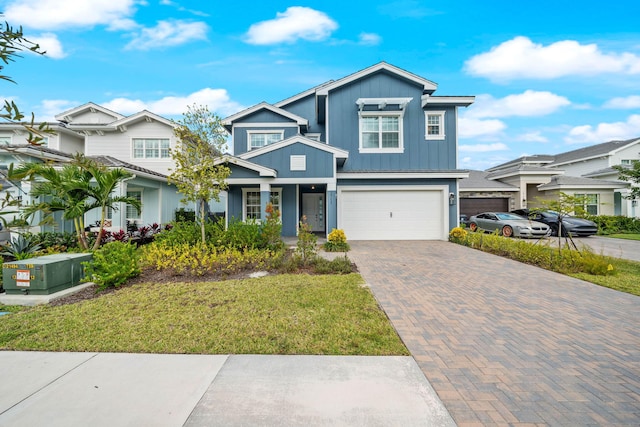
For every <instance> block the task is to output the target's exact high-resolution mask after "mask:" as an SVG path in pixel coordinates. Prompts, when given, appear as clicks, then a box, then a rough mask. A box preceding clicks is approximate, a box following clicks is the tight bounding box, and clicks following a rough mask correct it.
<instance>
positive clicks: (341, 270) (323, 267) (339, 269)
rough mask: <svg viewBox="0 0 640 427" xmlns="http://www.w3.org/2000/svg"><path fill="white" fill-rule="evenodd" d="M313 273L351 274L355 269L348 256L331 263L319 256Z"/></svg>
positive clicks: (314, 263)
mask: <svg viewBox="0 0 640 427" xmlns="http://www.w3.org/2000/svg"><path fill="white" fill-rule="evenodd" d="M313 271H314V272H315V273H317V274H349V273H352V272H353V267H352V265H351V260H350V259H349V258H347V257H346V256H339V257H336V258H334V259H332V260H331V261H329V260H328V259H325V258H322V257H320V256H319V257H316V258H315V260H314V262H313Z"/></svg>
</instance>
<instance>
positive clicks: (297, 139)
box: [238, 135, 349, 159]
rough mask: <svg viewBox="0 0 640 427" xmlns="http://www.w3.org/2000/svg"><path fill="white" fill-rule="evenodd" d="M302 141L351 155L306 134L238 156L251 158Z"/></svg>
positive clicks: (340, 155)
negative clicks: (306, 136) (305, 135)
mask: <svg viewBox="0 0 640 427" xmlns="http://www.w3.org/2000/svg"><path fill="white" fill-rule="evenodd" d="M296 143H301V144H304V145H308V146H310V147H313V148H317V149H318V150H322V151H326V152H328V153H332V154H334V155H335V156H336V157H337V158H340V159H346V158H348V157H349V152H348V151H345V150H341V149H340V148H336V147H331V146H330V145H328V144H325V143H323V142H318V141H314V140H312V139H309V138H305V137H304V136H300V135H296V136H292V137H291V138H287V139H283V140H282V141H278V142H275V143H273V144H269V145H266V146H264V147H260V148H256V149H254V150H251V151H248V152H246V153H242V154H240V155H238V158H241V159H250V158H252V157H256V156H259V155H261V154H265V153H269V152H271V151H274V150H278V149H280V148H284V147H287V146H289V145H292V144H296Z"/></svg>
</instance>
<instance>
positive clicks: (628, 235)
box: [603, 234, 640, 240]
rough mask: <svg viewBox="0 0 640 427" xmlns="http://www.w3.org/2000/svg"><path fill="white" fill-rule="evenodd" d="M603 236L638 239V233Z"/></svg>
mask: <svg viewBox="0 0 640 427" xmlns="http://www.w3.org/2000/svg"><path fill="white" fill-rule="evenodd" d="M603 237H613V238H615V239H627V240H640V234H607V235H606V236H603Z"/></svg>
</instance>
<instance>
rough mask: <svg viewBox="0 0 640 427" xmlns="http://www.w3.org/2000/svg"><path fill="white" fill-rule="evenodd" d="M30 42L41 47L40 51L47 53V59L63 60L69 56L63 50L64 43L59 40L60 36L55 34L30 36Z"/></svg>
mask: <svg viewBox="0 0 640 427" xmlns="http://www.w3.org/2000/svg"><path fill="white" fill-rule="evenodd" d="M29 40H30V41H32V42H34V43H37V44H39V45H40V50H41V51H45V52H46V55H45V56H47V57H49V58H53V59H62V58H64V57H65V56H67V54H66V53H65V52H64V49H63V48H62V43H60V40H58V36H56V35H55V34H53V33H43V34H40V35H39V36H29Z"/></svg>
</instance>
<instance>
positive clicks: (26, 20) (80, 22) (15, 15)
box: [4, 0, 137, 30]
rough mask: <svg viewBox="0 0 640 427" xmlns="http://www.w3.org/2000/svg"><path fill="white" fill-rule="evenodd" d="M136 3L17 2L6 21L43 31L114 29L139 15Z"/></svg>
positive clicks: (9, 7)
mask: <svg viewBox="0 0 640 427" xmlns="http://www.w3.org/2000/svg"><path fill="white" fill-rule="evenodd" d="M136 3H137V1H136V0H82V1H78V0H14V1H11V2H10V3H8V4H7V5H6V6H5V7H4V15H5V16H4V19H6V20H7V21H9V22H11V23H13V24H14V25H22V26H24V27H28V28H35V29H39V30H55V29H61V28H69V27H93V26H95V25H110V24H111V23H112V22H113V21H117V20H120V19H123V18H126V17H129V16H132V15H133V14H134V13H135V7H134V6H135V4H136Z"/></svg>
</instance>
